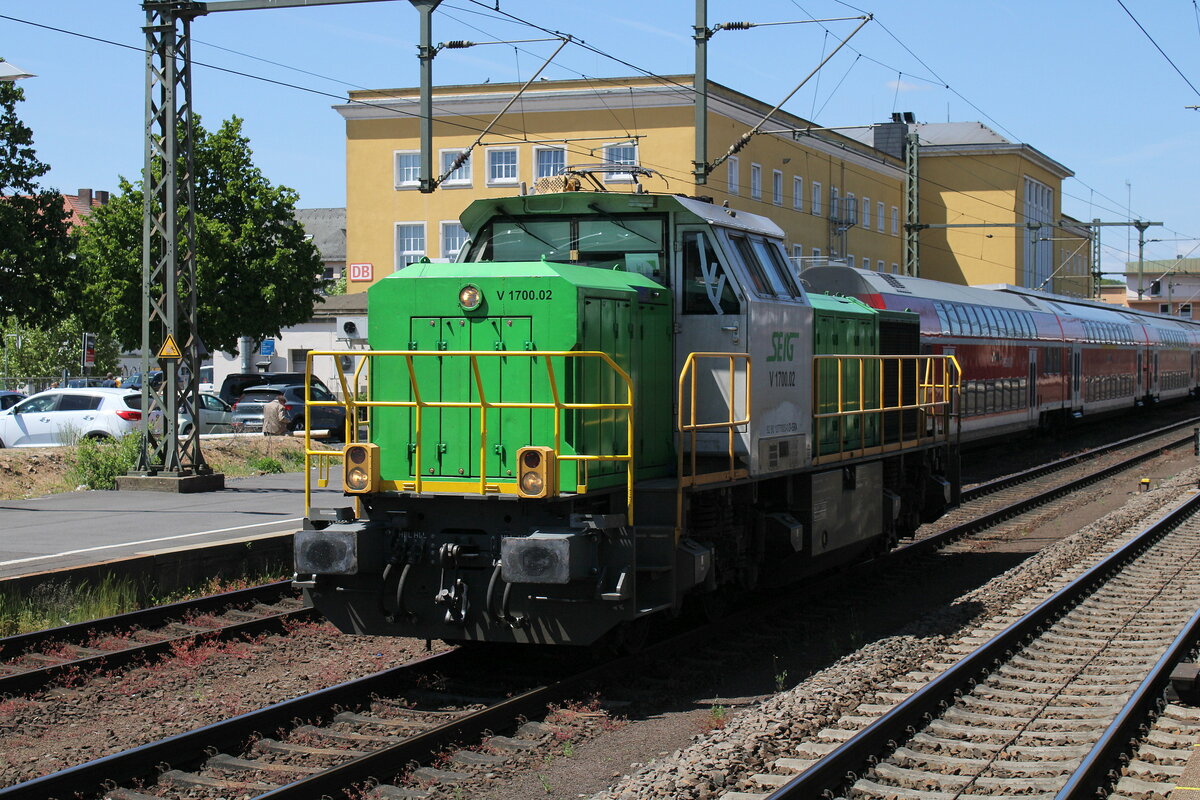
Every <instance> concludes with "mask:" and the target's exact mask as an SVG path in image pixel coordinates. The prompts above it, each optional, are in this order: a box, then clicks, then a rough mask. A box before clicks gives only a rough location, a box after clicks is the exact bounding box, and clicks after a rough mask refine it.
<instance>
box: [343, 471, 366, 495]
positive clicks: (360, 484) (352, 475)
mask: <svg viewBox="0 0 1200 800" xmlns="http://www.w3.org/2000/svg"><path fill="white" fill-rule="evenodd" d="M368 483H370V476H369V475H367V471H366V470H365V469H363V468H362V467H351V468H350V470H349V471H348V472H347V473H346V486H347V488H349V489H353V490H354V491H356V492H361V491H362V490H363V489H365V488H367V484H368Z"/></svg>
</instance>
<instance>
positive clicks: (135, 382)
mask: <svg viewBox="0 0 1200 800" xmlns="http://www.w3.org/2000/svg"><path fill="white" fill-rule="evenodd" d="M162 382H163V374H162V372H160V371H159V370H154V371H153V372H151V373H150V388H151V389H157V388H159V387H160V386H162ZM121 388H122V389H136V390H137V391H139V392H140V391H141V390H142V373H140V372H135V373H133V374H132V375H130V376H129V377H127V378H122V379H121Z"/></svg>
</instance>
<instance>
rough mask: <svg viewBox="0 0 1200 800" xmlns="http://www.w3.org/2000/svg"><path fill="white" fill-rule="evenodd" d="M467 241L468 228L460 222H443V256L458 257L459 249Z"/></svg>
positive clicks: (451, 258)
mask: <svg viewBox="0 0 1200 800" xmlns="http://www.w3.org/2000/svg"><path fill="white" fill-rule="evenodd" d="M466 243H467V229H466V228H464V227H463V226H462V225H460V224H459V223H458V222H443V223H442V258H448V259H450V260H451V261H453V260H455V259H456V258H458V251H459V250H461V249H462V246H463V245H464V244H466Z"/></svg>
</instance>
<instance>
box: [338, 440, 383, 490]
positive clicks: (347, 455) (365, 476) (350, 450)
mask: <svg viewBox="0 0 1200 800" xmlns="http://www.w3.org/2000/svg"><path fill="white" fill-rule="evenodd" d="M378 488H379V446H378V445H374V444H369V443H364V444H357V443H356V444H348V445H346V447H345V449H344V450H342V489H343V491H345V493H346V494H369V493H370V492H374V491H376V490H378Z"/></svg>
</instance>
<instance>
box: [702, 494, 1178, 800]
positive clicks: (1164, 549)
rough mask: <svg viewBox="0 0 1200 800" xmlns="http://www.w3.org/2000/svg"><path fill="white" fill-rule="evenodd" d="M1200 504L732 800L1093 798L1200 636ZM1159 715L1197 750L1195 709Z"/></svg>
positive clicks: (903, 686) (907, 682) (915, 678)
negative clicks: (1177, 664) (1173, 668)
mask: <svg viewBox="0 0 1200 800" xmlns="http://www.w3.org/2000/svg"><path fill="white" fill-rule="evenodd" d="M1198 509H1200V494H1196V495H1193V496H1192V497H1191V498H1190V499H1188V500H1187V501H1185V502H1184V503H1182V504H1180V505H1179V506H1178V507H1176V508H1175V509H1174V510H1172V511H1171V512H1170V513H1169V514H1168V515H1167V516H1165V517H1164V518H1163V519H1162V520H1160V521H1159V522H1158V523H1156V524H1154V525H1152V526H1150V527H1149V528H1147V529H1146V530H1144V531H1143V532H1142V533H1140V534H1139V535H1138V536H1136V537H1135V538H1134V539H1133V540H1132V541H1130V542H1129V543H1127V544H1125V545H1124V546H1122V547H1120V548H1119V549H1118V550H1116V551H1115V552H1113V553H1111V554H1110V555H1109V556H1107V557H1106V558H1104V559H1103V560H1102V561H1100V563H1098V564H1096V565H1095V566H1094V567H1092V568H1091V569H1089V570H1088V571H1087V572H1085V573H1084V574H1083V575H1082V576H1080V577H1079V578H1078V579H1076V580H1074V581H1072V582H1071V583H1069V584H1068V585H1067V586H1065V587H1063V588H1062V589H1060V590H1058V591H1056V592H1054V593H1053V594H1052V595H1050V596H1049V597H1047V598H1045V599H1044V600H1042V601H1041V602H1040V603H1038V604H1037V605H1036V607H1035V608H1033V609H1032V610H1030V611H1029V612H1028V613H1026V614H1025V615H1024V616H1023V617H1021V618H1020V619H1018V620H1017V621H1015V622H1013V623H1011V624H1009V625H1007V626H1006V627H1005V628H1004V629H1003V630H1000V631H999V632H997V633H996V635H995V636H993V637H991V638H990V639H988V640H987V641H986V642H982V643H979V646H978V647H975V644H976V643H975V642H968V643H969V645H970V646H969V647H968V648H967V649H968V650H969V652H967V653H965V654H964V655H963V656H962V657H961V658H960V659H958V660H957V661H954V662H953V663H944V664H930V665H928V667H927V669H925V670H923V671H921V672H917V673H911V674H909V675H907V676H905V677H904V678H902V679H901V680H899V681H897V682H896V683H895V684H894V685H893V686H892V687H891V689H890V691H884V692H881V693H879V695H878V696H877V697H876V698H875V700H876V702H875V703H867V704H864V705H861V706H859V708H858V709H857V710H856V711H854V712H852V713H850V714H849V715H846V716H844V717H843V718H842V719H841V720H840V721H839V722H838V723H837V724H835V725H833V726H831V727H829V728H826V729H825V730H823V731H821V733H820V735H819V736H818V737H817V739H816V740H815V741H812V742H809V743H807V744H805V745H802V746H801V747H800V748H799V749H798V751H797V752H795V753H794V754H793V755H792V756H791V757H787V758H782V759H779V760H778V761H777V762H776V763H775V770H774V771H773V772H771V773H763V774H761V775H757V776H755V777H754V779H753V780H754V782H755V783H756V784H757V785H758V786H759V787H760V788H761V789H762V791H761V792H757V793H755V792H732V793H728V794H726V795H724V797H725V798H726V800H752V799H753V800H762V799H765V798H770V800H785V799H786V800H796V798H813V797H821V796H823V795H824V793H826V792H828V793H830V794H829V795H827V796H838V797H847V798H913V799H914V800H915V799H916V798H923V799H925V800H948V798H952V797H963V796H990V795H999V794H1003V795H1033V796H1044V797H1052V796H1057V797H1059V798H1060V799H1065V798H1067V797H1071V798H1082V797H1084V796H1087V797H1094V796H1095V793H1096V791H1097V789H1099V788H1101V787H1104V786H1105V784H1106V783H1107V782H1108V780H1109V775H1110V774H1111V770H1112V767H1113V765H1114V764H1116V763H1118V761H1119V759H1120V758H1121V755H1122V753H1120V752H1119V751H1120V750H1121V748H1123V747H1124V746H1126V745H1127V743H1128V741H1129V738H1130V732H1131V731H1136V730H1137V729H1138V727H1139V726H1142V725H1144V724H1146V721H1147V719H1148V718H1149V714H1150V712H1151V710H1153V709H1154V706H1155V703H1156V702H1157V699H1158V697H1161V689H1162V687H1163V686H1164V685H1165V681H1166V675H1167V673H1169V670H1170V666H1171V664H1172V663H1173V661H1174V660H1178V659H1179V658H1181V657H1182V656H1184V655H1185V654H1186V653H1187V652H1188V651H1189V650H1190V649H1191V648H1192V647H1194V645H1195V643H1196V641H1197V637H1198V636H1200V612H1197V608H1200V570H1198V569H1197V567H1198V566H1200V518H1198V517H1197V516H1196V514H1197V511H1198ZM1147 676H1149V677H1147ZM1164 719H1165V720H1167V723H1166V726H1167V728H1168V730H1169V731H1170V736H1171V737H1173V738H1172V739H1170V740H1164V739H1163V738H1162V737H1161V736H1160V737H1159V739H1158V740H1157V742H1158V744H1159V745H1161V744H1163V743H1164V742H1165V741H1169V742H1170V743H1171V744H1173V745H1181V746H1182V747H1183V749H1185V750H1190V749H1191V746H1192V744H1193V743H1194V742H1195V741H1196V736H1197V734H1200V715H1197V713H1196V712H1195V711H1188V710H1185V709H1180V708H1176V709H1174V710H1172V712H1171V713H1170V714H1168V715H1164V716H1163V717H1160V720H1164ZM1081 764H1082V765H1083V768H1082V769H1080V765H1081ZM797 773H798V774H797ZM1170 773H1171V770H1170V769H1159V770H1158V771H1157V772H1156V773H1155V775H1156V776H1162V775H1163V774H1167V775H1169V774H1170ZM1146 777H1148V776H1145V775H1143V777H1142V778H1138V780H1145V779H1146ZM1130 779H1134V778H1130Z"/></svg>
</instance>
